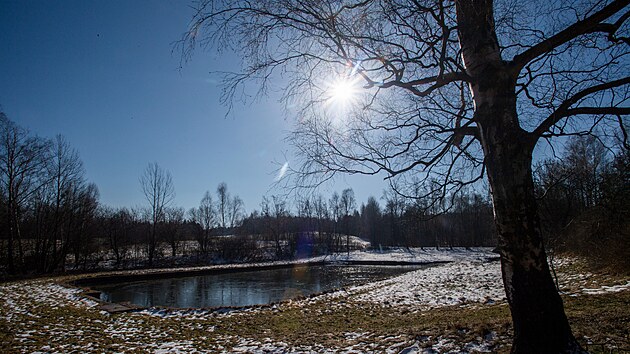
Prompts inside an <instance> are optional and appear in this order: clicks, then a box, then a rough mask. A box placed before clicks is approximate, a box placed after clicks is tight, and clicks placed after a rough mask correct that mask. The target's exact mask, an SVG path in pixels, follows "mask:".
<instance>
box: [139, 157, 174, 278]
mask: <svg viewBox="0 0 630 354" xmlns="http://www.w3.org/2000/svg"><path fill="white" fill-rule="evenodd" d="M140 186H141V187H142V193H143V194H144V197H145V199H146V201H147V203H148V205H149V209H148V212H149V218H150V222H151V231H150V233H149V240H148V244H147V251H148V252H147V253H148V256H149V266H151V265H153V259H154V257H155V250H156V246H157V237H156V236H157V228H158V225H159V223H160V222H163V221H164V219H165V216H166V213H165V212H166V210H165V209H166V207H168V206H169V204H170V203H171V202H172V201H173V199H174V198H175V187H174V186H173V178H172V177H171V174H170V172H168V171H166V170H164V169H162V168H161V167H160V166H159V165H158V164H157V162H153V163H149V165H148V166H147V167H146V168H145V170H144V172H143V174H142V176H140Z"/></svg>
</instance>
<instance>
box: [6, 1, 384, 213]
mask: <svg viewBox="0 0 630 354" xmlns="http://www.w3.org/2000/svg"><path fill="white" fill-rule="evenodd" d="M190 4H191V1H166V0H160V1H157V0H156V1H140V0H133V1H128V0H124V1H120V0H115V1H111V0H107V1H105V0H102V1H70V0H64V1H30V0H29V1H6V0H0V53H2V54H0V106H1V107H2V110H3V111H4V112H5V113H6V114H7V116H8V117H9V118H10V119H11V120H13V121H15V122H16V123H18V124H19V125H21V126H23V127H26V128H28V129H29V130H30V131H31V132H33V133H34V134H37V135H40V136H44V137H53V136H54V135H56V134H62V135H64V136H65V137H66V138H67V140H68V141H69V142H70V144H71V145H72V146H73V147H74V148H76V149H77V150H78V151H79V153H80V156H81V158H82V160H83V162H84V165H85V168H86V172H87V178H88V180H90V181H91V182H94V183H96V184H97V185H98V187H99V190H100V194H101V202H102V203H104V204H107V205H111V206H138V205H142V204H143V197H142V195H141V192H140V184H139V182H138V179H139V176H140V175H141V173H142V171H143V169H144V168H145V167H146V165H147V164H148V163H149V162H154V161H155V162H157V163H158V164H160V166H162V167H163V168H165V169H168V170H169V171H170V172H171V173H172V175H173V180H174V183H175V190H176V194H177V196H176V198H175V204H176V205H178V206H183V207H185V208H190V207H193V206H195V205H197V204H198V203H199V200H200V199H201V198H202V196H203V193H204V192H205V191H206V190H210V191H212V192H214V190H215V189H216V186H217V185H218V184H219V183H220V182H226V183H227V184H228V189H229V190H230V191H231V193H233V194H237V195H239V196H240V197H241V198H242V199H243V200H244V201H245V206H246V209H247V210H248V212H249V211H252V210H253V209H257V208H259V203H260V200H261V198H262V196H263V195H265V194H270V193H279V192H280V191H277V190H276V191H269V189H270V187H271V185H272V184H273V181H274V177H275V173H276V170H277V169H278V168H279V165H278V163H280V164H282V163H284V162H285V157H287V158H288V159H289V161H288V162H289V163H291V161H290V156H291V148H290V146H289V145H288V144H286V143H285V142H284V141H283V138H284V136H285V135H286V133H287V131H288V130H289V129H290V128H291V125H292V122H291V119H292V117H288V118H287V117H285V115H284V114H283V112H282V108H281V105H280V104H279V103H278V102H277V100H278V97H268V98H265V99H263V100H261V101H259V102H256V103H253V104H252V105H249V106H245V107H236V108H235V110H234V112H233V113H232V114H230V115H229V116H227V117H226V111H227V109H226V107H224V106H221V105H220V103H219V96H220V87H219V86H218V79H219V76H218V75H217V74H213V73H212V72H213V71H220V70H237V69H238V67H237V66H236V65H235V64H236V63H238V58H236V57H235V56H234V55H230V54H224V55H219V54H217V53H216V52H212V51H202V50H198V51H197V52H196V53H195V55H194V57H193V58H192V61H191V62H188V63H186V64H185V65H184V67H183V68H182V69H181V70H180V69H179V67H180V57H179V55H178V53H173V52H172V50H173V42H174V41H176V40H178V39H179V38H180V37H181V34H182V33H183V32H184V31H185V30H186V28H187V24H188V22H189V20H190V18H191V16H192V9H191V8H190V7H189V5H190ZM349 186H351V187H353V189H354V191H355V194H356V197H357V201H358V203H359V204H360V203H361V202H364V201H366V200H367V198H368V196H370V195H373V196H375V197H377V198H378V197H380V196H381V193H382V189H383V187H384V186H385V183H384V182H383V181H382V180H381V178H379V177H351V178H350V177H349V178H343V179H339V180H337V181H336V183H335V185H329V186H326V187H325V188H323V189H322V191H321V192H322V193H323V194H325V195H326V196H328V195H329V194H330V193H332V191H335V190H336V191H339V192H341V190H342V189H343V188H347V187H349Z"/></svg>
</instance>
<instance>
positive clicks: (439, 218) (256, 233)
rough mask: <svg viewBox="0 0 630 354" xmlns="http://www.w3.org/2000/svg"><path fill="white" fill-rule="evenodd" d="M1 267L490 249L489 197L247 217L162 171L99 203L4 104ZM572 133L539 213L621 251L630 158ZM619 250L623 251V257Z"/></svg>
mask: <svg viewBox="0 0 630 354" xmlns="http://www.w3.org/2000/svg"><path fill="white" fill-rule="evenodd" d="M0 134H2V135H1V136H0V140H1V141H0V143H1V146H0V274H3V275H4V276H6V275H14V274H24V273H51V272H64V271H69V270H75V269H76V270H81V271H85V270H89V269H128V268H138V267H156V266H157V267H171V266H178V265H198V264H211V263H222V262H255V261H269V260H279V259H292V258H296V257H308V256H316V255H325V254H331V253H340V252H350V251H352V250H354V249H358V248H365V247H371V248H373V249H377V250H381V249H385V248H388V247H435V248H442V247H456V246H457V247H473V246H494V245H495V244H496V231H495V229H494V223H493V216H492V207H491V203H490V200H489V197H488V196H487V195H486V194H481V193H479V192H478V191H475V190H469V191H467V192H463V191H462V192H461V193H459V194H457V195H455V196H451V197H450V198H449V203H448V204H444V203H435V202H434V201H429V200H425V199H416V200H409V199H405V198H402V197H401V196H400V195H399V194H397V193H396V192H394V191H393V190H388V191H385V192H383V194H382V196H381V198H379V199H377V198H374V197H370V198H369V199H368V200H367V201H366V202H365V203H362V204H361V205H357V201H356V199H355V196H354V192H353V190H352V189H350V188H348V189H345V190H343V191H341V193H337V192H335V193H333V194H332V195H330V196H329V197H326V196H323V195H310V196H308V197H299V198H298V199H296V200H289V199H287V198H286V197H284V196H280V195H272V196H265V197H263V198H262V202H261V203H260V208H259V209H258V210H254V211H253V212H251V213H249V214H246V213H245V207H244V204H243V201H242V200H241V198H239V197H238V196H236V195H232V194H231V193H230V191H229V190H228V186H227V184H225V183H220V184H219V185H218V186H217V187H216V190H215V191H214V192H210V191H206V192H205V194H204V195H203V196H202V198H201V199H200V202H199V205H198V206H196V207H194V208H191V209H189V210H185V209H184V208H182V207H178V206H176V205H174V196H175V190H174V184H173V181H172V177H171V175H170V173H169V172H168V171H167V170H164V169H162V168H161V167H160V166H159V165H158V164H157V163H150V164H148V166H147V167H146V169H145V170H144V172H143V174H142V175H141V176H140V178H139V184H140V185H139V188H140V189H141V190H142V192H143V194H144V196H145V199H146V202H145V204H144V205H142V206H137V207H134V208H126V207H118V208H112V207H108V206H106V205H102V204H100V203H99V193H98V189H97V187H96V185H94V184H93V183H90V182H89V181H87V180H86V177H85V170H84V168H83V163H82V162H81V160H80V158H79V154H78V152H77V151H76V150H75V149H73V148H72V147H71V146H70V145H69V144H68V142H67V141H66V140H65V139H64V138H63V137H61V136H56V137H55V138H54V139H46V138H41V137H37V136H33V135H31V134H30V133H29V132H28V131H27V130H25V129H23V128H21V127H20V126H18V125H17V124H15V123H14V122H12V121H10V120H9V119H8V118H7V117H6V116H5V115H4V114H2V113H0ZM609 155H610V154H609V153H608V152H607V150H606V149H605V148H603V145H601V143H599V142H598V141H596V140H594V139H591V138H575V139H574V140H572V142H571V144H569V147H568V148H567V150H566V153H565V156H563V158H562V159H561V160H560V161H558V160H548V161H544V162H542V163H540V164H539V165H538V166H537V168H536V177H537V178H536V183H537V190H538V192H539V195H540V207H539V211H540V213H541V216H542V220H543V225H542V226H543V229H544V231H545V235H546V242H547V243H548V244H549V245H550V246H551V247H553V248H555V249H559V250H569V251H574V252H581V253H587V254H589V255H602V254H606V257H603V258H606V259H625V260H626V262H627V259H629V258H630V257H627V256H628V249H629V247H628V210H629V200H630V195H629V194H630V192H629V189H628V185H629V183H628V182H629V181H630V169H629V167H628V166H629V162H630V158H629V155H628V153H627V152H626V153H625V154H618V157H616V158H615V159H613V160H610V161H609V160H608V159H607V157H608V156H609ZM623 257H625V258H623Z"/></svg>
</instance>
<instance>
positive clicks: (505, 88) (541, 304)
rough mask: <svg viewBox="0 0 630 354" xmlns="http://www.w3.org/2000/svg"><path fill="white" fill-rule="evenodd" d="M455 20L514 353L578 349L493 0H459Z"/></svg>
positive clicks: (530, 142)
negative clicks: (549, 252)
mask: <svg viewBox="0 0 630 354" xmlns="http://www.w3.org/2000/svg"><path fill="white" fill-rule="evenodd" d="M457 22H458V34H459V37H460V43H461V47H462V58H463V60H464V64H465V66H466V71H467V73H468V74H469V75H470V76H471V77H472V79H473V80H472V82H471V84H470V90H471V92H472V95H473V101H474V104H475V116H474V119H475V121H476V123H477V126H478V129H479V136H480V138H481V144H482V147H483V150H484V155H485V162H486V168H487V174H488V179H489V183H490V188H491V192H492V200H493V207H494V216H495V223H496V225H497V231H498V234H499V244H498V250H499V253H500V255H501V270H502V276H503V284H504V287H505V293H506V295H507V299H508V303H509V305H510V311H511V314H512V321H513V325H514V340H513V346H512V352H513V353H564V352H582V351H583V350H582V348H580V346H579V344H578V343H577V342H576V340H575V338H574V336H573V334H572V332H571V328H570V326H569V322H568V320H567V317H566V315H565V313H564V306H563V304H562V299H561V298H560V295H559V294H558V291H557V290H556V288H555V285H554V282H553V279H552V277H551V272H550V271H549V265H548V263H547V256H546V253H545V250H544V247H543V242H542V235H541V230H540V220H539V218H538V215H537V212H536V199H535V196H534V183H533V178H532V170H531V164H532V153H533V150H534V146H535V144H536V138H535V137H534V136H533V135H532V134H531V133H528V132H526V131H525V130H523V129H522V128H521V127H520V124H519V120H518V114H517V110H516V91H515V88H516V74H517V73H514V70H512V68H511V67H510V63H509V62H505V61H503V60H502V58H501V53H500V50H499V44H498V40H497V36H496V32H495V27H494V22H493V6H492V0H459V1H457Z"/></svg>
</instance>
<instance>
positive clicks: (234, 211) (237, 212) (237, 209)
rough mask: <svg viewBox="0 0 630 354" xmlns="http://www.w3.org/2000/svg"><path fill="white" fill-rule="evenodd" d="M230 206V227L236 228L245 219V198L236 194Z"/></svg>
mask: <svg viewBox="0 0 630 354" xmlns="http://www.w3.org/2000/svg"><path fill="white" fill-rule="evenodd" d="M229 206H230V210H229V220H230V227H231V228H234V227H237V226H239V224H240V223H241V221H242V220H243V213H244V212H245V210H244V209H245V203H243V200H242V199H241V198H240V197H239V196H237V195H235V196H234V198H232V199H231V200H230V203H229Z"/></svg>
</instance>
